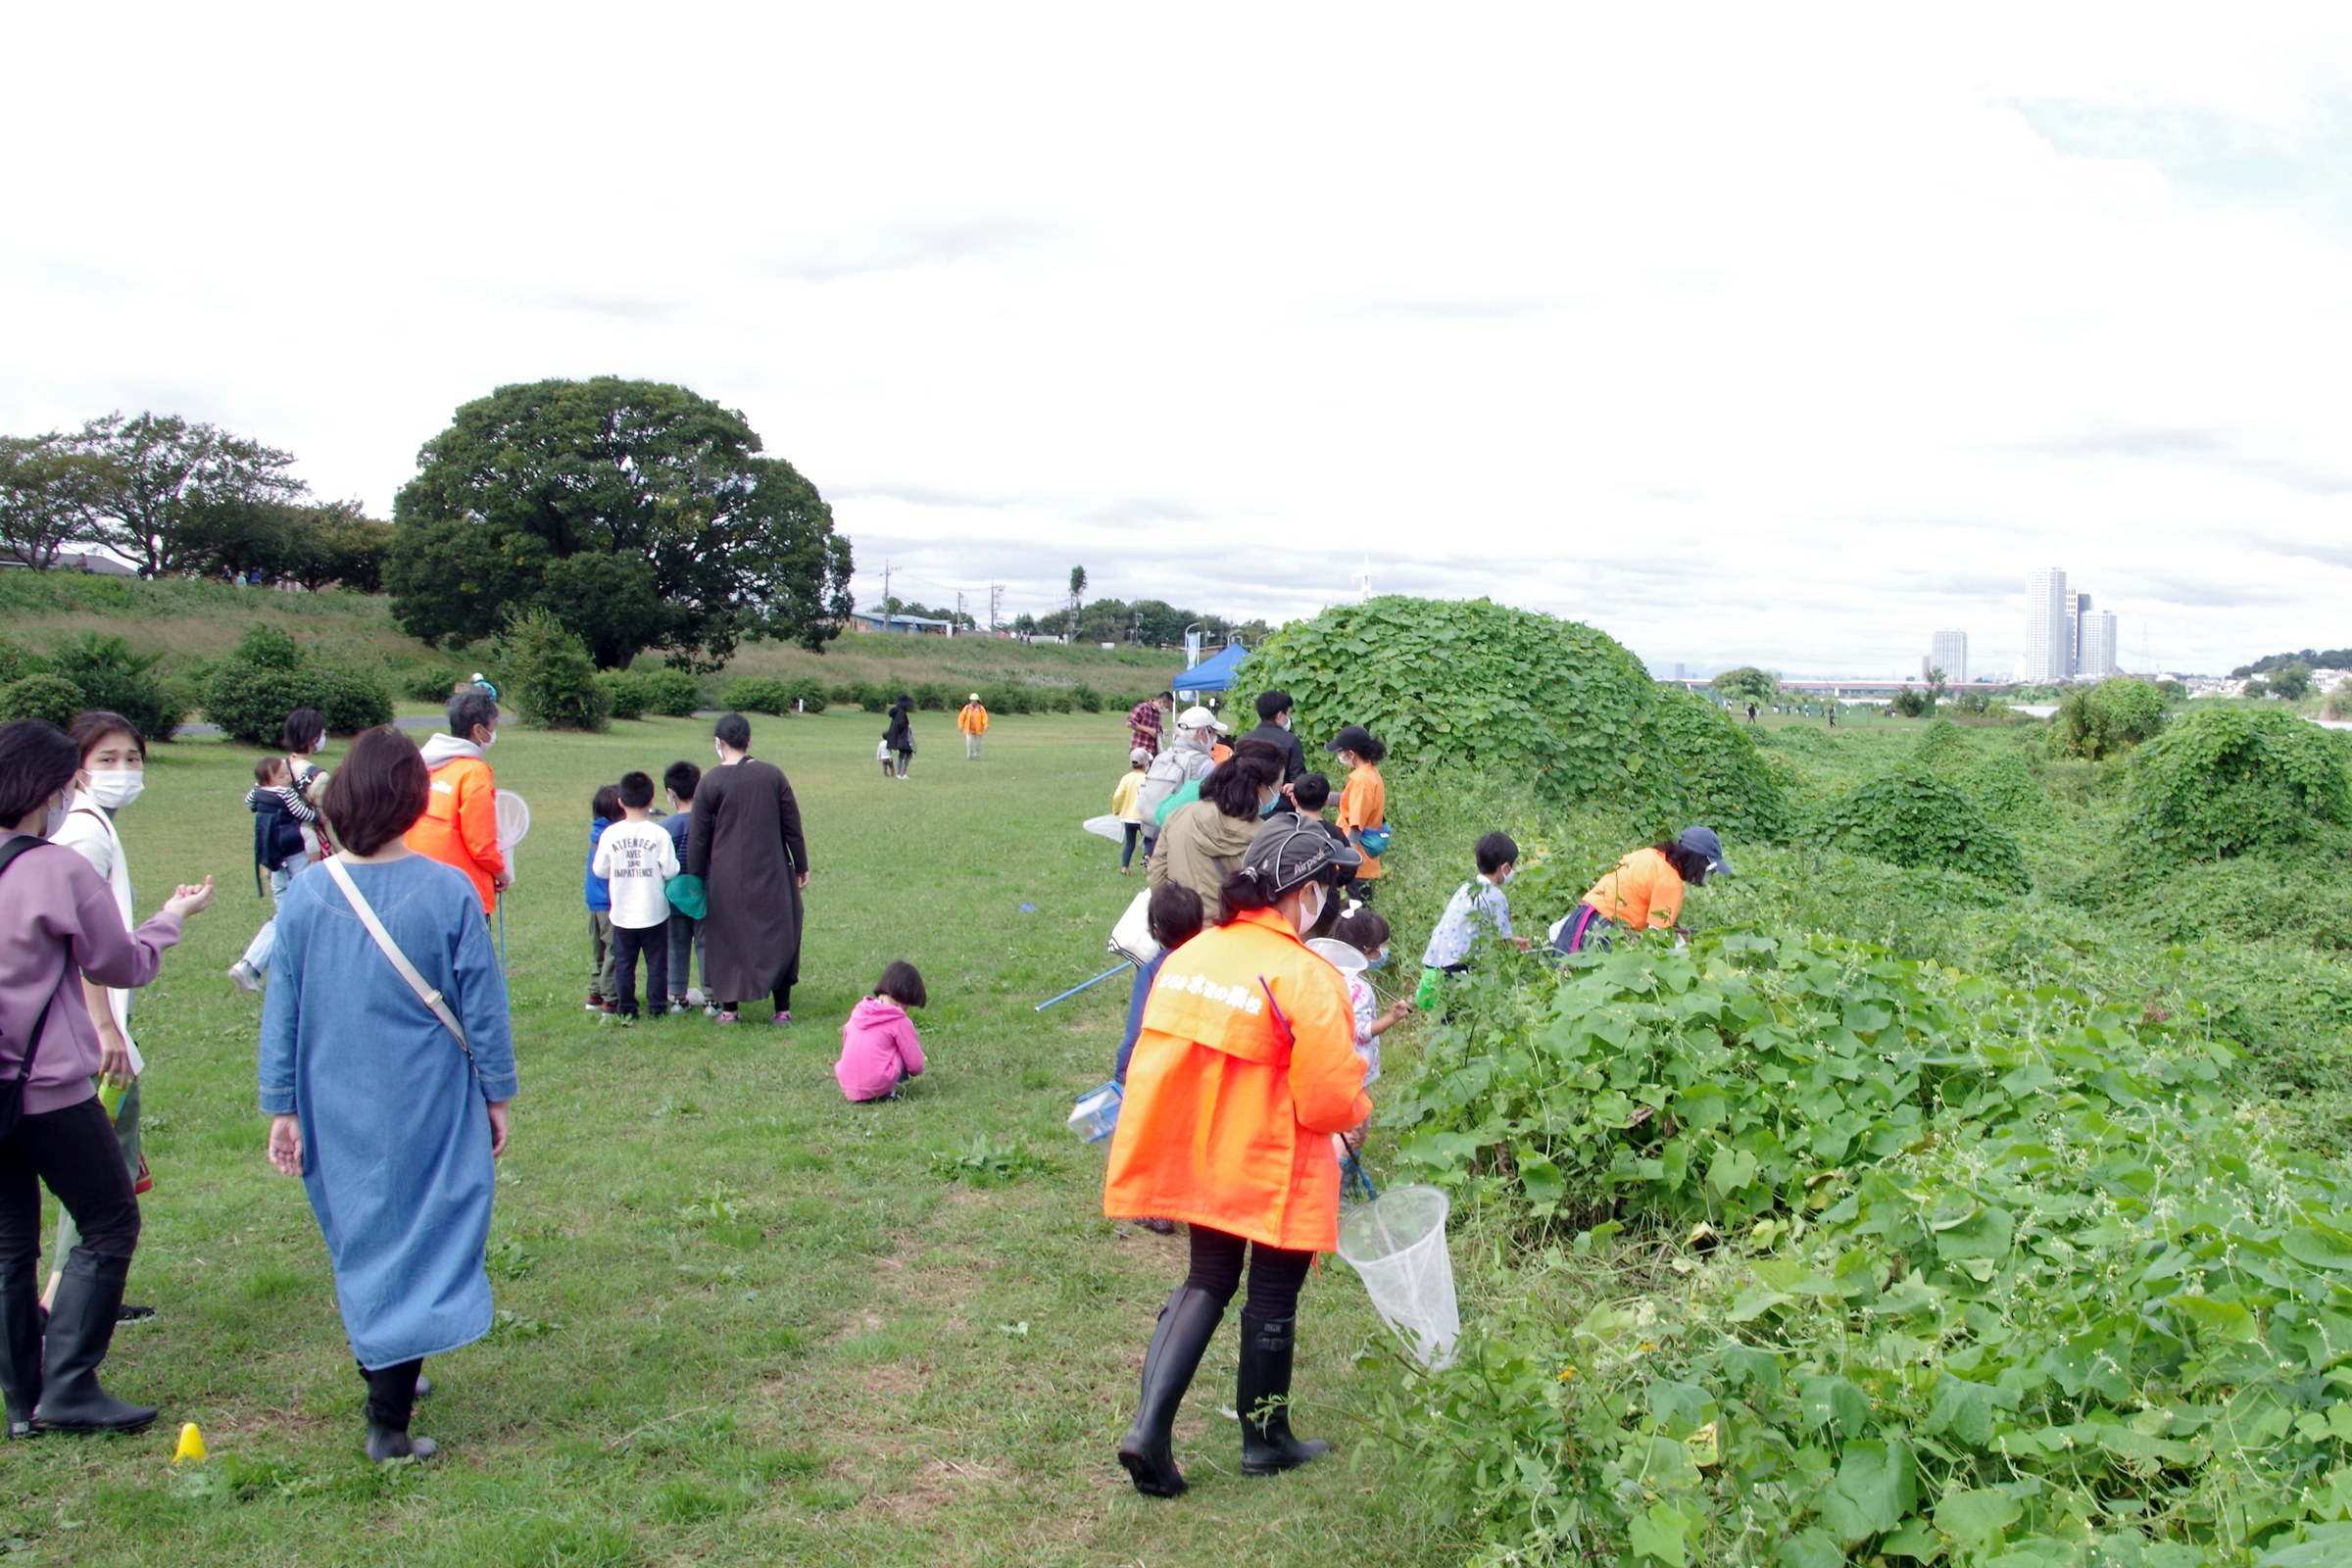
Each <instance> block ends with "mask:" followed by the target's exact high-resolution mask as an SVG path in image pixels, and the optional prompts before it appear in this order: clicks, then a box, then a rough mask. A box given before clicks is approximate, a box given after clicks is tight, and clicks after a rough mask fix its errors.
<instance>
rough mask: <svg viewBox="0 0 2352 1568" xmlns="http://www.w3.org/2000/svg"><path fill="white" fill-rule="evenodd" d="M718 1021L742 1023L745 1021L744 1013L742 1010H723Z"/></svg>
mask: <svg viewBox="0 0 2352 1568" xmlns="http://www.w3.org/2000/svg"><path fill="white" fill-rule="evenodd" d="M718 1021H719V1022H720V1023H741V1022H742V1021H743V1014H742V1013H740V1012H722V1013H720V1014H719V1015H718Z"/></svg>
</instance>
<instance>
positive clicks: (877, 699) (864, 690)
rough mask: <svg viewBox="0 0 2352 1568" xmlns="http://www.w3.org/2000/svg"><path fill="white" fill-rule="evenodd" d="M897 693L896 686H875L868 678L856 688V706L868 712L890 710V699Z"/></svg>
mask: <svg viewBox="0 0 2352 1568" xmlns="http://www.w3.org/2000/svg"><path fill="white" fill-rule="evenodd" d="M897 695H898V689H897V688H896V687H892V686H877V685H875V684H874V683H873V682H872V681H870V680H869V681H867V682H866V683H865V684H863V685H862V686H859V687H858V707H859V708H862V709H864V710H865V711H867V712H869V713H886V712H888V711H890V704H891V699H892V698H894V697H896V696H897Z"/></svg>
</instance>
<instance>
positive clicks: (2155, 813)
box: [2128, 706, 2352, 859]
mask: <svg viewBox="0 0 2352 1568" xmlns="http://www.w3.org/2000/svg"><path fill="white" fill-rule="evenodd" d="M2128 799H2129V801H2130V804H2131V815H2132V825H2133V826H2134V827H2135V828H2136V829H2137V831H2139V832H2140V833H2141V834H2143V835H2145V836H2146V837H2147V838H2148V839H2150V840H2152V841H2154V842H2155V844H2156V845H2157V846H2159V847H2160V848H2162V849H2164V850H2167V851H2169V852H2171V853H2172V854H2174V855H2176V856H2180V857H2182V858H2200V859H2204V858H2210V859H2228V858H2230V857H2232V856H2237V855H2243V854H2245V853H2246V852H2247V851H2249V850H2256V849H2291V848H2296V847H2300V846H2304V845H2311V844H2317V843H2321V842H2324V841H2326V840H2327V839H2329V838H2330V837H2333V836H2334V834H2335V832H2336V831H2337V830H2340V829H2342V828H2344V827H2345V826H2347V825H2352V771H2348V770H2347V768H2346V764H2345V747H2344V743H2343V739H2342V737H2341V736H2339V735H2337V734H2336V733H2334V732H2332V731H2329V730H2324V729H2322V728H2320V727H2319V726H2318V725H2316V724H2312V723H2308V722H2306V721H2305V720H2304V719H2302V718H2301V717H2299V716H2297V715H2296V714H2294V713H2292V712H2289V711H2284V710H2272V711H2267V712H2266V711H2261V710H2258V709H2247V708H2223V707H2219V706H2215V707H2209V708H2205V709H2202V710H2200V711H2196V712H2192V713H2190V714H2189V715H2188V716H2187V717H2185V718H2183V719H2181V720H2180V722H2179V723H2178V724H2175V725H2174V726H2173V727H2172V728H2171V729H2170V730H2168V731H2167V732H2166V733H2164V734H2163V735H2160V736H2158V737H2157V738H2156V739H2154V740H2152V741H2150V742H2148V743H2147V744H2146V745H2145V746H2142V747H2141V748H2140V749H2139V755H2138V757H2137V758H2136V759H2135V760H2134V764H2133V768H2132V774H2131V789H2130V792H2129V796H2128Z"/></svg>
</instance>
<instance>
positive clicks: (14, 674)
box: [0, 637, 49, 686]
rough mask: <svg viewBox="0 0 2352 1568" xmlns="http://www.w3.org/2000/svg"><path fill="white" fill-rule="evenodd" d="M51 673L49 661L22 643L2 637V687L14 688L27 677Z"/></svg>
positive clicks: (0, 672) (0, 676) (0, 654)
mask: <svg viewBox="0 0 2352 1568" xmlns="http://www.w3.org/2000/svg"><path fill="white" fill-rule="evenodd" d="M48 673H49V661H47V660H46V659H43V658H42V657H41V656H40V655H38V654H36V653H34V652H33V651H32V650H31V649H29V648H26V647H25V645H24V644H22V643H16V642H11V641H10V640H9V639H8V638H6V637H0V686H13V685H15V684H16V683H17V682H18V681H21V680H23V679H24V678H25V676H27V675H46V674H48Z"/></svg>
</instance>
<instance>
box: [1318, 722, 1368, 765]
mask: <svg viewBox="0 0 2352 1568" xmlns="http://www.w3.org/2000/svg"><path fill="white" fill-rule="evenodd" d="M1323 749H1324V750H1325V751H1327V752H1329V753H1330V754H1331V755H1332V756H1334V757H1337V756H1339V755H1340V754H1341V753H1342V752H1353V753H1354V754H1355V755H1356V756H1358V757H1361V756H1363V755H1364V754H1365V753H1366V752H1368V751H1370V750H1371V749H1372V732H1371V731H1370V730H1368V729H1366V728H1364V726H1363V725H1361V724H1349V725H1348V726H1346V727H1345V728H1343V729H1342V730H1341V731H1340V732H1339V734H1337V735H1335V736H1333V737H1332V740H1331V744H1330V745H1328V746H1326V747H1324V748H1323Z"/></svg>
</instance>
